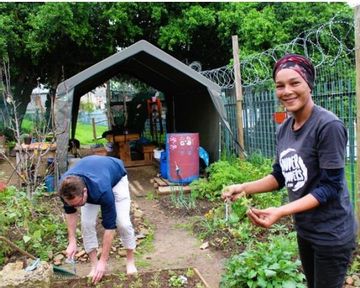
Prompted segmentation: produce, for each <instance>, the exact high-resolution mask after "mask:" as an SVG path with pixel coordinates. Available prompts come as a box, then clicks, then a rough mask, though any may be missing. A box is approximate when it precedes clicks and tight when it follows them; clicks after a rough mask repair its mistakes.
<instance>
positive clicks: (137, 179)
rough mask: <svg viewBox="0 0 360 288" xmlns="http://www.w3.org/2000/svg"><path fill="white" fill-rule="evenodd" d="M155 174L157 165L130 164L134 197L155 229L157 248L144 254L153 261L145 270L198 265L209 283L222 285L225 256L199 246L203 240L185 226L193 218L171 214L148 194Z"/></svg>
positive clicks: (130, 179)
mask: <svg viewBox="0 0 360 288" xmlns="http://www.w3.org/2000/svg"><path fill="white" fill-rule="evenodd" d="M156 174H157V170H156V168H155V167H151V166H146V167H137V168H128V175H129V182H130V191H131V193H132V195H133V196H132V197H133V200H135V201H136V203H137V204H138V205H139V207H140V209H141V210H142V211H143V212H144V213H145V218H146V219H148V220H149V222H150V223H151V224H153V226H154V229H155V235H154V243H153V245H154V249H153V251H151V252H150V253H148V254H145V255H144V256H143V257H144V259H145V260H147V261H149V262H150V266H149V267H147V268H146V270H153V269H162V268H184V267H195V268H197V269H198V270H199V272H200V273H201V275H202V276H203V277H204V279H205V280H206V282H207V283H208V284H209V286H210V287H214V288H215V287H219V282H220V277H221V274H222V267H223V264H224V260H225V259H224V258H223V257H222V256H221V254H220V253H217V252H213V251H210V250H208V249H205V250H201V249H200V245H201V244H202V243H201V242H200V241H199V240H198V239H196V238H195V236H194V235H192V234H191V232H190V231H186V228H185V226H186V224H188V223H189V222H190V221H191V219H190V218H186V217H183V218H180V217H177V216H171V215H169V213H165V211H162V209H161V207H159V205H158V203H157V202H156V200H149V199H146V198H145V196H146V195H147V193H149V192H153V191H154V188H153V185H152V184H151V183H150V179H151V178H153V177H154V176H156ZM140 269H141V268H140Z"/></svg>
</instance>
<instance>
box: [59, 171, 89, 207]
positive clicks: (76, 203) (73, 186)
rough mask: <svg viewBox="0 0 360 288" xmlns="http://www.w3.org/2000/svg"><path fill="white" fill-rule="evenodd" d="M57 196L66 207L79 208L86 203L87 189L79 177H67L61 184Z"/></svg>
mask: <svg viewBox="0 0 360 288" xmlns="http://www.w3.org/2000/svg"><path fill="white" fill-rule="evenodd" d="M59 195H60V197H61V198H62V199H63V200H64V201H65V202H66V203H67V204H68V205H70V206H73V207H80V206H83V205H85V203H86V200H87V188H86V185H85V183H84V181H83V180H82V179H81V177H79V176H75V175H69V176H67V177H65V179H63V181H62V182H61V185H60V189H59Z"/></svg>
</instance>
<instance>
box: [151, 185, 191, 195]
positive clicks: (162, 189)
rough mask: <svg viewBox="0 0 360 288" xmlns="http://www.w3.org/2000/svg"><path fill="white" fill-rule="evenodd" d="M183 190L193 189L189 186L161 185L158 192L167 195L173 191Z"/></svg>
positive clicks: (186, 191) (187, 191) (188, 191)
mask: <svg viewBox="0 0 360 288" xmlns="http://www.w3.org/2000/svg"><path fill="white" fill-rule="evenodd" d="M180 191H183V192H184V193H190V191H191V189H190V187H189V186H179V185H174V186H159V187H158V189H157V193H158V194H160V195H167V194H171V193H173V192H180Z"/></svg>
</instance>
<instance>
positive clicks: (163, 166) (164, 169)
mask: <svg viewBox="0 0 360 288" xmlns="http://www.w3.org/2000/svg"><path fill="white" fill-rule="evenodd" d="M160 175H161V177H162V178H164V179H168V175H167V162H166V151H162V152H161V153H160Z"/></svg>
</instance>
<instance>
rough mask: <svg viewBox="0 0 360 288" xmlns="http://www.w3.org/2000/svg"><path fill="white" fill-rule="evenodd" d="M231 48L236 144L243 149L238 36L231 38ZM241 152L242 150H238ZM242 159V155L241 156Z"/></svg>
mask: <svg viewBox="0 0 360 288" xmlns="http://www.w3.org/2000/svg"><path fill="white" fill-rule="evenodd" d="M232 48H233V57H234V75H235V95H236V122H237V126H238V142H239V144H240V146H241V148H243V149H244V148H245V147H244V128H243V116H242V113H243V110H242V101H243V94H242V89H241V73H240V60H239V42H238V36H237V35H233V36H232ZM240 152H242V149H240ZM241 155H242V157H244V156H245V155H243V153H242V154H241Z"/></svg>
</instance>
